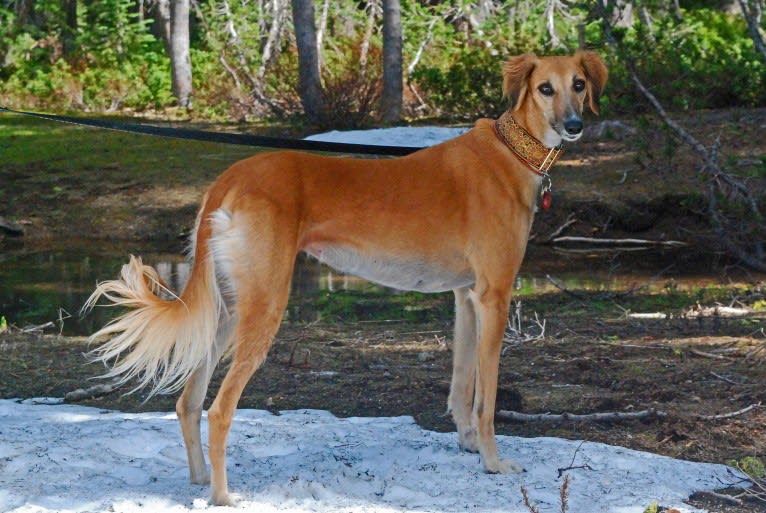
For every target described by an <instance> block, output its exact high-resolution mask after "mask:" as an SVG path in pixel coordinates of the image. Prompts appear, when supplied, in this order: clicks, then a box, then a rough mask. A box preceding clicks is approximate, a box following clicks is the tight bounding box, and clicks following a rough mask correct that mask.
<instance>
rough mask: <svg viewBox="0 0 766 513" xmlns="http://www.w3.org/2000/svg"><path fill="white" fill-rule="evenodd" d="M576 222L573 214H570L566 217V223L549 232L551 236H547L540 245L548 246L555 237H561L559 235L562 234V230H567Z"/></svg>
mask: <svg viewBox="0 0 766 513" xmlns="http://www.w3.org/2000/svg"><path fill="white" fill-rule="evenodd" d="M576 222H577V218H575V214H574V212H572V213H570V214H569V215H568V216H567V219H566V221H564V224H562V225H561V226H559V227H558V228H556V229H555V230H553V232H551V234H550V235H548V236H547V237H546V238H545V239H543V240H542V241H540V244H550V243H551V241H552V240H553V239H555V238H556V237H558V236H559V235H561V233H562V232H563V231H564V230H566V229H567V228H569V227H570V226H572V225H573V224H575V223H576Z"/></svg>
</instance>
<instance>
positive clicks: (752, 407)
mask: <svg viewBox="0 0 766 513" xmlns="http://www.w3.org/2000/svg"><path fill="white" fill-rule="evenodd" d="M760 407H761V403H760V401H759V402H757V403H754V404H751V405H750V406H746V407H745V408H742V409H741V410H737V411H733V412H729V413H721V414H718V415H697V418H698V419H700V420H722V419H730V418H732V417H739V416H740V415H744V414H745V413H748V412H751V411H753V410H755V409H756V408H760Z"/></svg>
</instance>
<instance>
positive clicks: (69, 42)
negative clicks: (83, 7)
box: [61, 0, 77, 56]
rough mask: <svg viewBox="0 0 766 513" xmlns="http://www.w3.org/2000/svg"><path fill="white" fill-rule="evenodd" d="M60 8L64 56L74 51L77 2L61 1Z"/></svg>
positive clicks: (70, 0)
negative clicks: (62, 23)
mask: <svg viewBox="0 0 766 513" xmlns="http://www.w3.org/2000/svg"><path fill="white" fill-rule="evenodd" d="M61 8H62V10H63V11H64V27H63V33H62V44H63V51H64V55H65V56H66V55H69V54H71V53H72V52H73V51H74V47H75V37H76V35H77V0H62V2H61Z"/></svg>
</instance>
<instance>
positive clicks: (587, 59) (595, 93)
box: [575, 50, 609, 114]
mask: <svg viewBox="0 0 766 513" xmlns="http://www.w3.org/2000/svg"><path fill="white" fill-rule="evenodd" d="M575 57H578V58H579V59H580V64H581V65H582V68H583V70H585V79H586V83H587V84H588V94H587V98H586V100H587V101H588V105H589V106H590V110H591V111H592V112H593V113H594V114H598V102H599V99H600V98H601V91H603V89H604V86H605V85H606V79H607V77H608V76H609V71H607V69H606V66H605V65H604V62H603V61H602V60H601V57H599V56H598V54H597V53H596V52H591V51H586V50H577V53H576V54H575Z"/></svg>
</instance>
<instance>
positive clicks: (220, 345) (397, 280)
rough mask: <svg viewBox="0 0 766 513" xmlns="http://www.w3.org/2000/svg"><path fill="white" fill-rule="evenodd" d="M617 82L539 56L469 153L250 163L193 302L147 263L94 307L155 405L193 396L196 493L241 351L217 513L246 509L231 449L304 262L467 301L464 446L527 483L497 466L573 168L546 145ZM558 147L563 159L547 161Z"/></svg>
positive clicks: (457, 362)
mask: <svg viewBox="0 0 766 513" xmlns="http://www.w3.org/2000/svg"><path fill="white" fill-rule="evenodd" d="M606 79H607V70H606V68H605V67H604V64H603V63H602V62H601V60H600V59H599V57H598V56H597V55H596V54H595V53H592V52H587V51H578V52H577V53H575V54H574V55H573V56H570V57H545V58H538V57H536V56H535V55H533V54H526V55H522V56H519V57H514V58H512V59H510V60H509V61H508V62H507V63H506V64H505V67H504V81H503V90H504V93H505V95H506V96H508V97H509V98H510V99H511V103H512V107H511V109H510V110H509V111H508V112H506V114H504V115H503V117H501V118H500V120H498V122H495V121H492V120H488V119H481V120H479V121H478V122H477V123H476V126H475V127H474V128H473V129H472V130H471V131H469V132H467V133H465V134H463V135H461V136H460V137H457V138H455V139H453V140H450V141H446V142H444V143H442V144H439V145H437V146H434V147H431V148H427V149H424V150H421V151H418V152H416V153H414V154H412V155H409V156H407V157H402V158H398V159H388V160H363V159H349V158H333V157H326V156H319V155H312V154H307V153H299V152H288V151H280V152H273V153H262V154H259V155H256V156H254V157H252V158H249V159H247V160H243V161H241V162H238V163H236V164H234V165H233V166H231V167H230V168H229V169H228V170H227V171H226V172H225V173H223V174H222V175H221V176H220V177H219V178H218V179H217V180H216V182H215V183H214V184H213V185H212V186H211V187H210V189H209V190H208V192H207V194H206V195H205V198H204V201H203V203H202V208H201V210H200V212H199V215H198V217H197V227H196V230H195V235H194V236H195V240H194V244H193V247H192V250H193V252H192V254H193V259H194V265H193V269H192V271H191V275H190V278H189V282H188V283H187V284H186V287H185V288H184V291H183V292H182V293H181V295H180V296H179V297H175V296H173V297H171V298H166V297H163V296H167V295H168V294H169V291H167V290H166V289H165V287H164V286H163V285H162V284H161V282H160V281H159V279H158V276H157V273H156V272H155V271H154V270H153V269H152V268H151V267H148V266H145V265H143V264H142V263H141V260H140V259H137V258H131V261H130V263H129V264H127V265H125V266H124V267H123V269H122V274H121V278H120V279H119V280H115V281H110V282H105V283H102V284H101V285H99V287H98V288H97V289H96V291H95V292H94V293H93V295H92V296H91V298H90V299H89V301H88V303H87V305H86V306H87V307H91V306H93V305H94V304H95V303H96V301H97V300H98V299H99V297H100V296H102V295H103V296H106V297H107V298H108V299H109V300H110V301H111V302H112V303H115V304H118V305H122V306H128V307H130V308H131V309H132V310H130V311H129V312H128V313H126V314H125V315H123V316H122V317H120V318H118V319H117V320H115V321H114V322H113V323H111V324H109V325H107V326H106V327H104V328H103V329H101V330H100V331H99V332H97V333H95V334H94V335H93V337H92V339H93V340H96V339H99V340H100V339H104V338H107V339H108V340H107V341H106V342H105V343H104V344H103V345H102V346H101V347H99V348H98V349H97V350H96V355H97V358H99V359H102V360H104V361H112V360H116V361H115V362H114V366H113V367H112V370H111V371H110V373H109V375H110V376H120V377H121V378H122V379H123V381H126V380H128V379H131V378H134V377H137V378H138V380H139V382H140V385H139V386H145V385H150V386H151V387H152V393H157V392H172V391H175V390H178V389H180V388H181V387H182V386H184V384H185V388H184V391H183V394H182V395H181V397H180V398H179V400H178V403H177V412H178V418H179V421H180V423H181V428H182V430H183V436H184V441H185V443H186V449H187V452H188V457H189V468H190V473H191V480H192V481H193V482H195V483H207V482H208V479H209V478H208V473H207V470H206V466H205V459H204V456H203V453H202V444H201V441H200V417H201V413H202V406H203V400H204V398H205V395H206V391H207V387H208V383H209V380H210V377H211V374H212V372H213V369H214V367H215V366H216V364H217V362H218V360H219V358H220V357H221V355H222V354H223V352H224V351H226V350H227V349H231V350H232V352H233V359H232V363H231V367H230V369H229V371H228V374H227V375H226V377H225V379H224V381H223V384H222V385H221V389H220V391H219V392H218V395H217V396H216V398H215V401H214V402H213V404H212V406H211V407H210V410H209V413H208V422H209V428H210V438H209V444H210V447H209V456H210V463H211V467H212V483H211V484H212V502H213V503H214V504H217V505H225V504H231V503H232V502H233V500H232V498H231V496H230V495H229V491H228V486H227V480H226V466H225V461H224V459H225V451H226V437H227V434H228V431H229V427H230V425H231V421H232V416H233V415H234V410H235V408H236V406H237V402H238V400H239V398H240V395H241V393H242V390H243V388H244V387H245V384H246V383H247V381H248V380H249V379H250V377H251V376H252V374H253V373H254V372H255V370H256V369H257V368H258V367H259V366H260V365H261V364H262V363H263V361H264V359H265V358H266V353H267V351H268V350H269V347H270V346H271V343H272V339H273V337H274V335H275V334H276V333H277V330H278V329H279V325H280V321H281V319H282V314H283V312H284V310H285V306H286V303H287V298H288V291H289V289H290V278H291V275H292V271H293V264H294V263H295V258H296V255H297V254H298V253H299V252H301V251H303V252H306V253H308V254H310V255H313V256H315V257H316V258H318V259H319V260H321V261H323V262H326V263H328V264H330V265H331V266H333V267H335V268H337V269H339V270H341V271H343V272H347V273H353V274H356V275H359V276H361V277H363V278H366V279H368V280H372V281H374V282H377V283H380V284H383V285H387V286H391V287H396V288H399V289H406V290H418V291H425V292H438V291H445V290H450V289H452V290H454V292H455V303H456V321H455V342H454V369H453V377H452V387H451V391H450V395H449V400H448V404H449V409H450V410H451V411H452V415H453V417H454V420H455V423H456V425H457V430H458V433H459V442H460V446H461V448H463V449H464V450H467V451H478V452H479V453H480V454H481V460H482V463H483V465H484V468H485V470H486V471H487V472H509V471H514V472H520V471H521V470H522V469H521V467H520V466H519V465H518V464H516V463H514V462H512V461H506V460H501V459H500V458H499V457H498V453H497V447H496V444H495V436H494V424H493V420H494V412H495V393H496V388H497V376H498V364H499V358H500V349H501V345H502V339H503V332H504V328H505V324H506V320H507V317H508V308H509V303H510V300H511V290H512V286H513V282H514V278H515V276H516V273H517V271H518V269H519V266H520V264H521V261H522V258H523V256H524V251H525V249H526V245H527V238H528V235H529V230H530V226H531V224H532V218H533V214H534V211H535V204H536V201H537V198H538V195H539V192H540V190H541V187H543V188H546V187H547V186H549V183H550V179H549V178H548V177H547V173H546V171H547V168H548V167H549V166H550V164H551V163H552V161H553V160H555V153H557V151H555V150H554V151H552V152H550V151H548V150H547V148H542V147H540V142H541V143H542V144H543V145H544V146H546V147H548V148H555V147H557V146H559V145H560V143H561V141H562V139H563V140H567V141H574V140H576V139H578V138H579V137H580V135H581V134H582V118H581V113H582V109H583V105H584V104H586V103H587V104H588V105H589V106H590V108H591V110H592V111H594V112H596V113H597V112H598V100H599V95H600V93H601V90H602V88H603V87H604V84H605V82H606ZM538 141H539V142H538ZM509 145H510V146H511V147H512V148H513V149H511V148H509ZM541 148H542V150H543V153H542V155H543V156H544V159H545V160H546V161H547V162H543V161H542V160H543V159H537V158H536V157H535V152H536V151H537V152H539V151H540V150H541ZM538 160H539V162H538ZM524 161H526V162H524ZM546 183H547V184H548V185H546Z"/></svg>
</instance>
